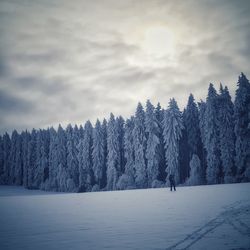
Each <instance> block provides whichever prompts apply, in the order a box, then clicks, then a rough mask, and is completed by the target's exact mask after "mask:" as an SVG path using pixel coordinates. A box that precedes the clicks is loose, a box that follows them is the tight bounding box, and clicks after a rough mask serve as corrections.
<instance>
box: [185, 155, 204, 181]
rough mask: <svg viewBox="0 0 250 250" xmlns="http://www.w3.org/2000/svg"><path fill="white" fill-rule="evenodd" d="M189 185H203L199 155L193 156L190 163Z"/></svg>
mask: <svg viewBox="0 0 250 250" xmlns="http://www.w3.org/2000/svg"><path fill="white" fill-rule="evenodd" d="M188 184H189V185H201V184H202V168H201V162H200V159H199V157H198V155H196V154H193V156H192V158H191V161H190V177H189V179H188Z"/></svg>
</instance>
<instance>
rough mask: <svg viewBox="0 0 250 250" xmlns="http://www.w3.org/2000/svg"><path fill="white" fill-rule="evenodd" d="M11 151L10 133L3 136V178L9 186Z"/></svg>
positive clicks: (4, 182) (3, 181)
mask: <svg viewBox="0 0 250 250" xmlns="http://www.w3.org/2000/svg"><path fill="white" fill-rule="evenodd" d="M10 150H11V139H10V136H9V134H8V133H5V134H4V135H3V169H4V175H3V177H2V183H3V184H9V179H10V166H11V164H10Z"/></svg>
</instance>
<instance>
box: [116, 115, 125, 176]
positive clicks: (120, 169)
mask: <svg viewBox="0 0 250 250" xmlns="http://www.w3.org/2000/svg"><path fill="white" fill-rule="evenodd" d="M116 126H117V130H118V135H119V164H118V178H119V177H120V176H121V175H122V174H123V173H124V169H125V160H124V119H123V117H122V116H119V117H117V118H116Z"/></svg>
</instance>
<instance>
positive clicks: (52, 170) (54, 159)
mask: <svg viewBox="0 0 250 250" xmlns="http://www.w3.org/2000/svg"><path fill="white" fill-rule="evenodd" d="M49 138H50V145H49V185H48V187H46V188H45V190H47V189H49V190H53V191H57V190H58V186H59V184H58V181H57V174H58V165H59V161H58V154H57V146H58V140H57V134H56V130H55V129H54V128H53V127H52V128H50V129H49Z"/></svg>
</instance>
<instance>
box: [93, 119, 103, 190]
mask: <svg viewBox="0 0 250 250" xmlns="http://www.w3.org/2000/svg"><path fill="white" fill-rule="evenodd" d="M92 159H93V171H94V176H95V182H96V183H97V184H98V185H99V188H100V187H101V181H102V179H103V169H104V167H105V155H104V135H103V130H102V126H101V123H100V121H99V120H98V119H97V121H96V124H95V128H94V130H93V151H92Z"/></svg>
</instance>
